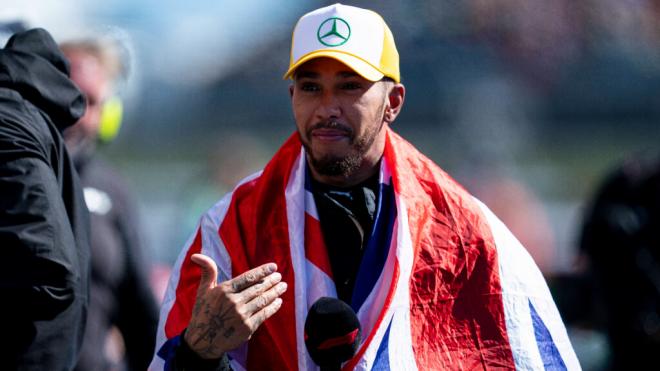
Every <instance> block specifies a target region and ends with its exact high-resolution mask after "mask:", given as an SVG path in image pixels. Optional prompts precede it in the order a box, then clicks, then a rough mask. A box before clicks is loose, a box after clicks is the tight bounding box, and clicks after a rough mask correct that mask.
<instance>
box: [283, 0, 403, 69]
mask: <svg viewBox="0 0 660 371" xmlns="http://www.w3.org/2000/svg"><path fill="white" fill-rule="evenodd" d="M319 57H328V58H333V59H336V60H338V61H339V62H342V63H343V64H345V65H347V66H348V67H350V68H351V69H353V70H354V71H355V72H357V73H358V74H360V75H361V76H362V77H364V78H365V79H367V80H370V81H378V80H380V79H382V78H383V77H384V76H387V77H390V78H391V79H393V80H394V81H396V82H400V80H401V78H400V76H399V53H398V52H397V50H396V45H394V37H393V36H392V31H390V29H389V27H387V24H385V21H384V20H383V18H382V17H381V16H380V15H379V14H378V13H376V12H374V11H371V10H367V9H362V8H357V7H354V6H348V5H342V4H334V5H330V6H327V7H324V8H320V9H317V10H314V11H312V12H310V13H307V14H305V15H304V16H302V17H301V18H300V20H298V23H297V24H296V27H295V28H294V29H293V36H292V40H291V60H290V62H289V69H288V70H287V71H286V74H285V75H284V78H285V79H287V78H292V77H293V74H294V73H295V71H296V69H297V68H298V67H300V66H301V65H302V64H303V63H305V62H307V61H309V60H311V59H314V58H319Z"/></svg>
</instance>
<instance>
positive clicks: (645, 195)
mask: <svg viewBox="0 0 660 371" xmlns="http://www.w3.org/2000/svg"><path fill="white" fill-rule="evenodd" d="M659 228H660V157H659V156H658V155H657V154H648V153H637V154H635V155H633V156H630V157H629V158H627V159H626V161H624V162H623V163H622V164H619V165H617V166H616V167H615V168H614V169H612V170H611V171H610V172H609V173H608V174H607V176H606V177H605V178H603V179H602V181H601V182H600V184H599V186H598V189H597V190H596V192H595V194H594V195H593V197H592V199H591V201H590V205H589V207H588V208H587V213H586V214H585V217H584V220H583V226H582V236H581V240H580V247H581V250H582V251H581V252H582V254H583V256H584V258H586V259H587V261H588V263H589V264H588V265H587V266H588V267H589V270H588V271H587V272H586V273H587V277H591V278H592V279H593V286H589V287H586V288H585V289H587V288H588V289H589V291H588V292H585V293H584V294H585V295H584V296H587V297H589V296H592V297H593V298H594V299H595V300H594V304H593V305H592V306H591V307H592V309H593V311H592V312H587V313H585V314H586V315H587V316H588V317H587V318H584V320H586V321H589V322H591V323H593V324H595V325H596V328H597V329H598V330H603V332H604V333H605V334H606V335H607V338H608V341H609V346H610V352H611V353H610V357H609V360H608V361H609V367H608V369H611V370H626V369H633V370H634V369H644V368H648V365H650V364H653V363H654V362H655V355H656V354H655V351H656V350H657V349H660V326H659V325H660V320H659V319H658V311H660V248H659V247H660V235H659V234H658V230H659ZM598 320H600V321H598Z"/></svg>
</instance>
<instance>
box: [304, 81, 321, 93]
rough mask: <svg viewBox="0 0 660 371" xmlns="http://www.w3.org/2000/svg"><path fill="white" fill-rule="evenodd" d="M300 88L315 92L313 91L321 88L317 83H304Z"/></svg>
mask: <svg viewBox="0 0 660 371" xmlns="http://www.w3.org/2000/svg"><path fill="white" fill-rule="evenodd" d="M300 90H302V91H310V92H313V91H319V90H321V89H320V88H319V86H318V85H317V84H312V83H304V84H302V85H301V86H300Z"/></svg>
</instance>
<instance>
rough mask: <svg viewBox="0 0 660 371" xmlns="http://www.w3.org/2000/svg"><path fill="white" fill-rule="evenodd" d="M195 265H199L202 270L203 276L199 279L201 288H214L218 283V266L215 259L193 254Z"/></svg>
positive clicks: (191, 258) (192, 258)
mask: <svg viewBox="0 0 660 371" xmlns="http://www.w3.org/2000/svg"><path fill="white" fill-rule="evenodd" d="M190 260H192V262H193V263H195V264H197V265H199V267H200V268H201V269H202V276H201V277H200V279H199V287H200V288H213V287H215V285H216V284H217V282H218V266H217V265H216V264H215V262H214V261H213V259H211V258H209V257H208V256H206V255H202V254H193V255H192V256H191V257H190Z"/></svg>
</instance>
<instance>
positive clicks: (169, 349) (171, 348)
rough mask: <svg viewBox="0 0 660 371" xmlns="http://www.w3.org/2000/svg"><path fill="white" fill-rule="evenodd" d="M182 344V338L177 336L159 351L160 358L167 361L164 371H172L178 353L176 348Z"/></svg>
mask: <svg viewBox="0 0 660 371" xmlns="http://www.w3.org/2000/svg"><path fill="white" fill-rule="evenodd" d="M180 343H181V336H180V335H179V336H175V337H173V338H171V339H169V340H167V341H166V342H165V344H163V346H162V347H160V349H159V350H158V356H159V357H160V358H162V359H164V360H165V368H164V371H171V370H172V359H173V358H174V354H175V353H176V348H178V347H179V344H180Z"/></svg>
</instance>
